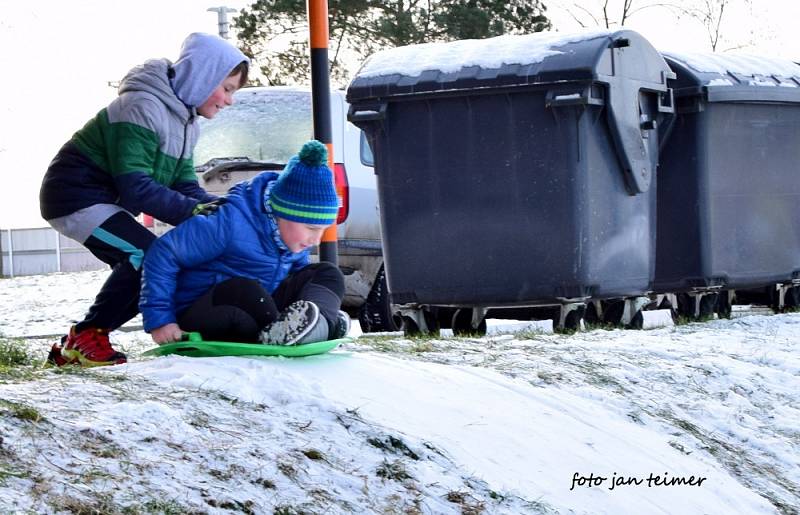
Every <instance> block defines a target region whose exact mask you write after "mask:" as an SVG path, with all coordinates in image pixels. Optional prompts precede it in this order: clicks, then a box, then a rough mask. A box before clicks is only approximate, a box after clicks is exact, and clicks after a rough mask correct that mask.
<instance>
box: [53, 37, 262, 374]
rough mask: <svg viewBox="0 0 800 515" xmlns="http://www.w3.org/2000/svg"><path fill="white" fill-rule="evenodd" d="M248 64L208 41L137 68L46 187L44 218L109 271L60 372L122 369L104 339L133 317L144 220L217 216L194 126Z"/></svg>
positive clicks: (146, 238)
mask: <svg viewBox="0 0 800 515" xmlns="http://www.w3.org/2000/svg"><path fill="white" fill-rule="evenodd" d="M248 66H249V61H248V59H247V57H246V56H245V55H244V54H243V53H242V52H241V51H239V50H238V49H237V48H236V47H234V46H233V45H231V44H230V43H228V42H227V41H225V40H224V39H222V38H219V37H217V36H212V35H209V34H200V33H195V34H190V35H189V36H188V37H187V38H186V40H185V41H184V43H183V46H182V48H181V52H180V56H179V58H178V60H177V61H176V62H175V63H172V62H170V61H169V60H167V59H156V60H150V61H147V62H145V63H144V64H143V65H140V66H137V67H135V68H133V69H132V70H131V71H129V72H128V74H127V75H126V76H125V78H124V79H123V80H122V83H121V84H120V88H119V96H118V97H117V98H116V99H115V100H114V101H113V102H111V104H109V105H108V106H107V107H105V108H103V109H102V110H100V112H99V113H98V114H97V115H96V116H95V117H94V118H92V119H91V120H89V122H87V123H86V125H85V126H84V127H83V128H82V129H80V130H79V131H78V132H76V133H75V134H74V135H73V136H72V138H71V139H70V140H69V141H68V142H67V143H66V144H65V145H64V146H63V147H62V148H61V150H59V152H58V154H56V156H55V158H54V159H53V161H52V162H51V163H50V166H49V168H48V169H47V173H46V174H45V177H44V180H43V182H42V187H41V190H40V193H39V203H40V208H41V213H42V217H43V218H44V219H45V220H47V222H48V223H49V224H50V225H51V226H52V227H53V228H55V229H56V230H57V231H58V232H60V233H62V234H64V235H65V236H68V237H70V238H72V239H74V240H76V241H78V242H81V243H82V244H83V245H84V246H85V247H86V248H87V249H89V251H91V252H92V254H94V255H95V256H97V257H98V258H99V259H101V260H102V261H104V262H105V263H108V265H109V266H111V267H112V272H111V274H110V275H109V276H108V279H107V280H106V282H105V284H104V285H103V287H102V288H101V290H100V292H99V293H98V295H97V297H96V299H95V301H94V304H93V305H92V306H91V307H90V308H89V311H88V313H87V314H86V317H85V318H84V320H83V321H81V322H79V323H78V324H76V325H75V326H73V327H72V328H71V329H70V331H69V334H68V335H66V336H64V337H63V338H62V340H61V345H59V344H55V345H53V349H52V350H51V353H50V357H49V359H50V360H51V361H53V362H55V363H56V364H58V365H62V364H65V363H78V364H81V365H83V366H98V365H113V364H119V363H125V362H126V357H125V355H124V354H122V353H121V352H118V351H115V350H114V349H113V348H112V346H111V343H110V342H109V339H108V333H109V332H110V331H113V330H114V329H117V328H118V327H119V326H121V325H122V324H124V323H125V322H127V321H128V320H130V319H131V318H133V317H134V316H136V314H137V313H138V301H139V289H140V282H141V265H142V261H143V258H144V254H145V252H146V251H147V248H148V247H149V246H150V244H151V243H152V242H153V240H154V239H155V236H154V235H153V234H152V233H151V232H150V231H148V230H147V229H145V228H144V227H143V226H142V225H141V224H139V223H138V222H137V221H136V220H135V219H134V216H136V215H138V214H139V213H140V212H145V213H148V214H150V215H152V216H154V217H155V218H157V219H159V220H162V221H164V222H167V223H169V224H172V225H177V224H179V223H180V222H182V221H184V220H186V219H187V218H189V217H190V216H192V215H194V214H198V213H206V212H209V211H212V210H214V209H215V208H216V202H217V199H216V197H214V196H212V195H209V194H208V193H206V191H205V190H203V189H202V188H201V187H200V185H199V184H198V182H197V178H196V176H195V173H194V164H193V162H192V154H193V151H194V147H195V144H196V143H197V138H198V135H199V132H198V127H197V117H198V115H199V116H203V117H204V118H213V117H214V116H215V115H216V114H217V112H219V110H220V109H223V108H225V107H226V106H228V105H231V104H232V103H233V98H232V95H233V93H234V92H235V91H236V90H237V89H239V88H240V87H241V86H242V85H244V84H245V82H247V74H248Z"/></svg>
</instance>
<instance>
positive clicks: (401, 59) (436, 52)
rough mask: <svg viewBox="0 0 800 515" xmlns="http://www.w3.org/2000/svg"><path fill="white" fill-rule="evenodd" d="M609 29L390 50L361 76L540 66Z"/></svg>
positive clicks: (370, 62)
mask: <svg viewBox="0 0 800 515" xmlns="http://www.w3.org/2000/svg"><path fill="white" fill-rule="evenodd" d="M610 34H612V31H609V30H592V31H584V32H577V33H570V34H562V33H557V32H547V33H541V32H540V33H536V34H526V35H505V36H497V37H494V38H489V39H465V40H461V41H452V42H449V43H424V44H421V45H410V46H405V47H399V48H392V49H389V50H382V51H380V52H377V53H375V54H373V55H372V56H370V57H369V58H368V59H367V61H366V62H365V63H364V65H363V66H362V67H361V70H359V72H358V75H359V77H376V76H381V75H403V76H406V77H416V76H418V75H421V74H422V73H423V72H425V71H432V70H435V71H438V72H441V73H454V72H457V71H459V70H461V69H462V68H467V67H471V66H477V67H480V68H484V69H495V68H500V67H502V66H503V65H513V64H520V65H527V64H533V63H538V62H541V61H542V60H544V59H545V58H546V57H549V56H551V55H556V54H561V53H563V52H562V51H560V50H556V48H557V47H560V46H564V45H566V44H568V43H574V42H577V41H584V40H587V39H594V38H598V37H604V36H608V35H610Z"/></svg>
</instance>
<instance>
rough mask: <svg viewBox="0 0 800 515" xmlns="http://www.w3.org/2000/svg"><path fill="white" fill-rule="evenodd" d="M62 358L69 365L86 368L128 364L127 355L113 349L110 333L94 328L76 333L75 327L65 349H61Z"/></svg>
mask: <svg viewBox="0 0 800 515" xmlns="http://www.w3.org/2000/svg"><path fill="white" fill-rule="evenodd" d="M61 356H62V357H63V358H64V360H65V361H66V362H68V363H78V364H80V365H81V366H84V367H100V366H104V365H121V364H123V363H127V362H128V358H127V357H126V356H125V354H123V353H121V352H117V351H115V350H114V348H113V347H111V342H110V341H109V340H108V331H107V330H105V329H97V328H94V327H89V328H87V329H84V330H83V331H80V332H76V331H75V327H74V326H73V327H72V329H70V331H69V335H68V336H67V339H66V341H65V342H64V348H63V349H61Z"/></svg>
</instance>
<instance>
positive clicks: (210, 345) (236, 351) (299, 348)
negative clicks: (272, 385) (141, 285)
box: [142, 333, 352, 358]
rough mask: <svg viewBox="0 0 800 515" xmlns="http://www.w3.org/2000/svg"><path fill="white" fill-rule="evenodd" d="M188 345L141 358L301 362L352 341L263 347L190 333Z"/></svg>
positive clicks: (164, 348)
mask: <svg viewBox="0 0 800 515" xmlns="http://www.w3.org/2000/svg"><path fill="white" fill-rule="evenodd" d="M184 337H185V338H186V340H185V341H180V342H175V343H168V344H166V345H160V346H158V347H156V348H154V349H150V350H148V351H145V352H143V353H142V356H167V355H169V354H178V355H179V356H189V357H191V358H216V357H220V356H287V357H291V358H299V357H303V356H313V355H315V354H324V353H326V352H328V351H330V350H333V349H334V348H336V346H337V345H339V344H340V343H345V342H349V341H352V340H351V339H350V338H339V339H336V340H326V341H324V342H315V343H304V344H302V345H263V344H260V343H237V342H207V341H203V337H202V336H201V335H200V333H187V335H186V336H184Z"/></svg>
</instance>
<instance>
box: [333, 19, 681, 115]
mask: <svg viewBox="0 0 800 515" xmlns="http://www.w3.org/2000/svg"><path fill="white" fill-rule="evenodd" d="M617 75H619V76H625V77H627V78H630V79H636V80H639V81H641V82H645V83H647V84H648V87H651V88H653V89H655V90H658V91H663V90H665V89H666V79H665V77H666V76H668V75H672V72H670V70H669V67H668V66H667V64H666V62H665V61H664V59H663V58H662V57H661V55H660V54H659V53H658V52H657V51H656V50H655V48H653V46H652V45H651V44H650V42H649V41H647V40H646V39H645V38H644V37H642V36H641V35H639V34H638V33H636V32H634V31H631V30H625V29H622V30H615V31H609V30H591V31H583V32H577V33H570V34H560V33H554V32H547V33H541V32H540V33H536V34H528V35H506V36H498V37H496V38H490V39H480V40H462V41H453V42H449V43H426V44H422V45H411V46H407V47H398V48H393V49H390V50H384V51H381V52H378V53H376V54H374V55H372V56H371V57H369V58H368V59H367V61H365V63H364V64H363V66H362V67H361V69H360V70H359V71H358V73H357V74H356V76H355V77H354V78H353V80H352V81H351V82H350V85H349V86H348V88H347V100H348V102H350V103H351V104H352V103H353V102H354V101H361V100H365V101H366V99H376V98H388V97H393V96H403V95H418V94H429V93H443V92H448V91H470V90H474V89H482V88H502V87H516V86H526V85H534V84H537V85H539V84H550V83H567V82H586V83H588V82H593V81H597V80H598V79H599V78H601V77H602V78H609V77H617ZM600 82H603V81H602V80H600Z"/></svg>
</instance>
